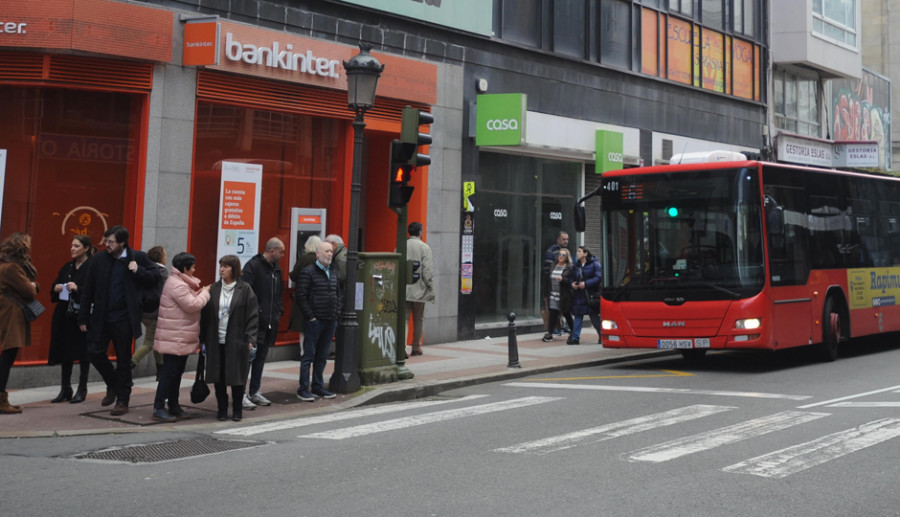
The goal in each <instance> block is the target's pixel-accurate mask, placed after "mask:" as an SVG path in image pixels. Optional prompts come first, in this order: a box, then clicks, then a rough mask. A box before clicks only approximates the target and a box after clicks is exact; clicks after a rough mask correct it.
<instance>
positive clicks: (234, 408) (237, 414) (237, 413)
mask: <svg viewBox="0 0 900 517" xmlns="http://www.w3.org/2000/svg"><path fill="white" fill-rule="evenodd" d="M241 388H243V387H241ZM231 412H232V415H231V419H232V420H234V421H235V422H240V421H241V418H243V416H244V390H243V389H241V390H240V391H238V390H237V389H235V387H234V386H232V387H231Z"/></svg>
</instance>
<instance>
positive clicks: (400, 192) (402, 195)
mask: <svg viewBox="0 0 900 517" xmlns="http://www.w3.org/2000/svg"><path fill="white" fill-rule="evenodd" d="M415 151H416V148H415V146H414V145H410V144H404V143H403V142H401V141H400V140H394V141H393V142H391V174H390V176H391V178H390V179H391V186H390V192H389V193H388V206H389V207H391V208H403V207H404V206H406V204H407V203H409V199H410V198H411V197H412V193H413V188H414V187H410V186H409V180H410V179H412V171H413V166H412V165H410V164H409V160H410V157H411V156H412V155H413V154H415Z"/></svg>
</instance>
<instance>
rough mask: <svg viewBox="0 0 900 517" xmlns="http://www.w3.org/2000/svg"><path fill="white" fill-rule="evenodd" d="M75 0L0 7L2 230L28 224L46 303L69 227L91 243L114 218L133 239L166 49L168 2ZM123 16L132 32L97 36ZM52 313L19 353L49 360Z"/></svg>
mask: <svg viewBox="0 0 900 517" xmlns="http://www.w3.org/2000/svg"><path fill="white" fill-rule="evenodd" d="M81 6H83V7H85V10H76V9H73V2H71V1H56V0H48V1H47V2H33V3H25V2H20V3H19V4H17V5H16V8H17V10H16V12H14V13H4V15H5V17H4V18H3V19H4V21H14V22H15V24H16V27H17V30H16V31H14V32H9V31H4V32H3V33H2V34H0V115H2V124H0V150H2V154H3V155H4V156H5V160H4V162H5V163H0V172H2V171H4V170H5V174H0V192H2V193H3V197H2V219H0V238H2V237H6V236H8V235H9V234H11V233H13V232H17V231H22V232H27V233H29V234H31V235H32V247H33V249H32V257H33V260H34V263H35V266H36V267H37V269H38V284H39V285H40V286H41V291H40V293H39V295H38V299H39V300H40V301H41V302H42V303H43V304H44V305H45V306H47V307H48V308H50V309H51V310H52V308H53V304H51V303H50V291H51V284H52V282H53V279H54V278H56V276H57V272H58V271H59V270H60V268H61V267H62V266H63V264H65V263H66V262H67V261H69V260H71V259H70V258H69V248H70V245H71V241H72V237H73V236H74V235H78V234H85V235H88V236H90V237H91V239H92V240H93V242H94V243H97V242H99V241H100V240H101V237H102V236H103V232H104V231H105V229H106V228H108V227H109V226H112V225H115V224H124V225H126V226H127V227H129V228H131V229H132V241H134V242H140V221H141V217H142V216H141V212H142V206H141V202H140V200H142V199H143V188H144V187H143V185H144V173H143V168H142V164H143V162H144V159H145V157H144V153H145V149H146V145H145V142H146V134H145V131H146V127H147V123H146V113H147V107H148V102H149V93H150V90H151V88H152V83H153V63H152V62H153V61H168V60H169V59H171V50H172V47H171V45H172V43H171V42H172V21H173V15H172V13H170V12H167V11H160V10H156V9H148V8H143V7H139V6H134V5H127V4H118V3H114V2H91V1H84V2H82V3H81ZM92 7H103V8H105V9H107V11H106V12H107V14H108V15H109V16H110V21H109V23H107V24H105V25H104V26H103V27H102V28H100V27H93V28H91V27H90V25H89V20H90V16H91V12H92V11H91V8H92ZM63 13H68V15H65V14H63ZM130 19H140V20H142V23H141V26H140V27H128V28H127V30H128V31H129V32H128V33H129V38H130V41H128V42H122V44H121V45H111V44H110V40H109V39H106V38H110V37H111V34H114V33H116V32H117V31H119V30H125V29H126V27H124V26H120V25H119V24H120V23H124V22H120V21H119V20H130ZM91 31H93V32H91ZM9 47H15V48H16V50H9V49H8V48H9ZM59 52H66V54H63V53H59ZM72 53H75V54H88V53H91V54H98V55H99V54H103V56H90V55H73V54H72ZM4 165H5V167H4ZM50 314H51V312H50V311H48V312H47V313H46V315H44V316H42V317H41V318H39V319H38V320H37V321H35V322H34V323H33V324H32V326H31V328H32V342H33V345H32V346H31V347H27V348H23V349H22V350H20V352H19V355H18V363H19V364H37V363H43V362H45V361H46V360H47V352H48V348H49V340H50V322H51V317H50Z"/></svg>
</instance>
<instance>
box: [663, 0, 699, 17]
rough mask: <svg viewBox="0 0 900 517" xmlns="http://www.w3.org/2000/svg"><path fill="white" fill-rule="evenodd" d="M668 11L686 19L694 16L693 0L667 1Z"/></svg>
mask: <svg viewBox="0 0 900 517" xmlns="http://www.w3.org/2000/svg"><path fill="white" fill-rule="evenodd" d="M669 10H670V11H676V12H679V13H681V14H684V15H686V16H687V17H689V18H690V17H693V15H694V0H669Z"/></svg>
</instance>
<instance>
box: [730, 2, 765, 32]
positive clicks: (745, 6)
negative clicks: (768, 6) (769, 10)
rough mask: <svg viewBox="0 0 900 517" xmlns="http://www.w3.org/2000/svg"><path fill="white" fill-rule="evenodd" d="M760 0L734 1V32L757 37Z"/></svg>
mask: <svg viewBox="0 0 900 517" xmlns="http://www.w3.org/2000/svg"><path fill="white" fill-rule="evenodd" d="M758 4H759V0H734V32H739V33H742V34H746V35H747V36H756V19H757V17H756V13H757V12H758V11H759V5H758Z"/></svg>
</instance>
